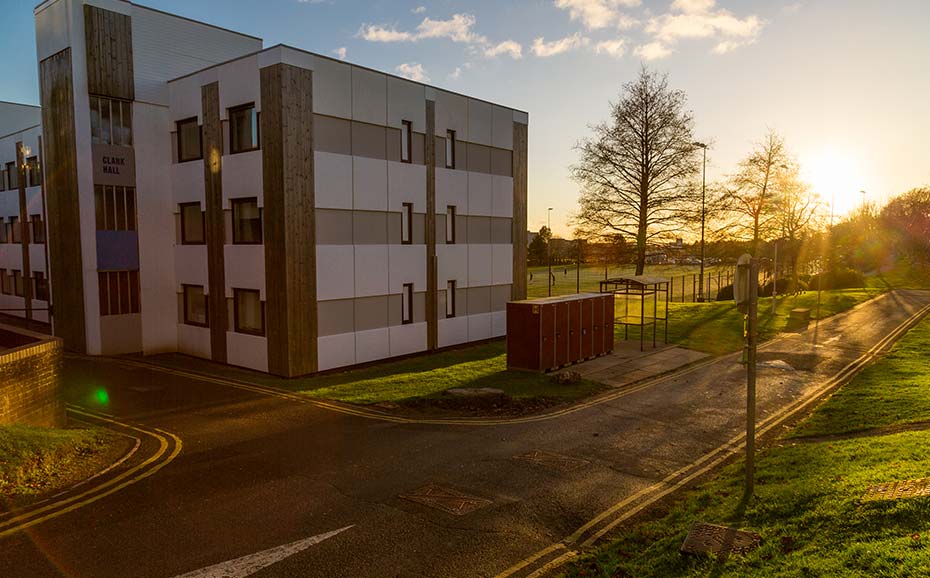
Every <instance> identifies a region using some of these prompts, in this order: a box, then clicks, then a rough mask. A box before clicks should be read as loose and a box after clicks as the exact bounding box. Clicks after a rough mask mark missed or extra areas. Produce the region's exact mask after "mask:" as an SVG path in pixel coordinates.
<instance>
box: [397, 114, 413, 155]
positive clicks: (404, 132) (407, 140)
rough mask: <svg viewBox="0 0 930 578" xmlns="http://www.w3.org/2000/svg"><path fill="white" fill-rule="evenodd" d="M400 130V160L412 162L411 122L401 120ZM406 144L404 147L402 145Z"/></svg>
mask: <svg viewBox="0 0 930 578" xmlns="http://www.w3.org/2000/svg"><path fill="white" fill-rule="evenodd" d="M400 123H401V127H402V128H401V131H400V162H402V163H413V122H412V121H409V120H402V121H400ZM405 144H406V145H407V146H406V147H404V145H405ZM405 148H406V155H405V154H404V152H405V150H404V149H405Z"/></svg>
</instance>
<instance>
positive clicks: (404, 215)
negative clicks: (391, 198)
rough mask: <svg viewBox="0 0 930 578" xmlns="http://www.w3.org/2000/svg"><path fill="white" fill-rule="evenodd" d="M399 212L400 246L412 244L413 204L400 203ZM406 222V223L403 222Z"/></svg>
mask: <svg viewBox="0 0 930 578" xmlns="http://www.w3.org/2000/svg"><path fill="white" fill-rule="evenodd" d="M401 206H402V209H401V212H400V244H401V245H412V244H413V203H402V205H401ZM405 221H406V222H405Z"/></svg>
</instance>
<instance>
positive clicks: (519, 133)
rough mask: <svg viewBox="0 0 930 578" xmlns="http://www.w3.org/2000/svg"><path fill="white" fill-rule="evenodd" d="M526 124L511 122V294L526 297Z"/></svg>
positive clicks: (515, 296)
mask: <svg viewBox="0 0 930 578" xmlns="http://www.w3.org/2000/svg"><path fill="white" fill-rule="evenodd" d="M527 148H528V132H527V126H526V125H525V124H521V123H518V122H515V123H513V287H512V289H513V294H512V297H513V299H514V300H519V299H526V194H527Z"/></svg>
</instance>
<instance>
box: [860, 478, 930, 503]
mask: <svg viewBox="0 0 930 578" xmlns="http://www.w3.org/2000/svg"><path fill="white" fill-rule="evenodd" d="M920 496H930V478H921V479H919V480H904V481H903V482H888V483H886V484H878V485H875V486H869V489H867V490H866V491H865V494H864V495H863V496H862V501H863V502H872V501H876V500H899V499H901V498H918V497H920Z"/></svg>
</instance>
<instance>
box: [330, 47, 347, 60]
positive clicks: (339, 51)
mask: <svg viewBox="0 0 930 578" xmlns="http://www.w3.org/2000/svg"><path fill="white" fill-rule="evenodd" d="M347 53H348V49H347V48H346V47H345V46H340V47H339V48H337V49H335V50H333V54H335V55H336V56H337V57H338V58H339V60H345V59H346V54H347Z"/></svg>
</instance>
